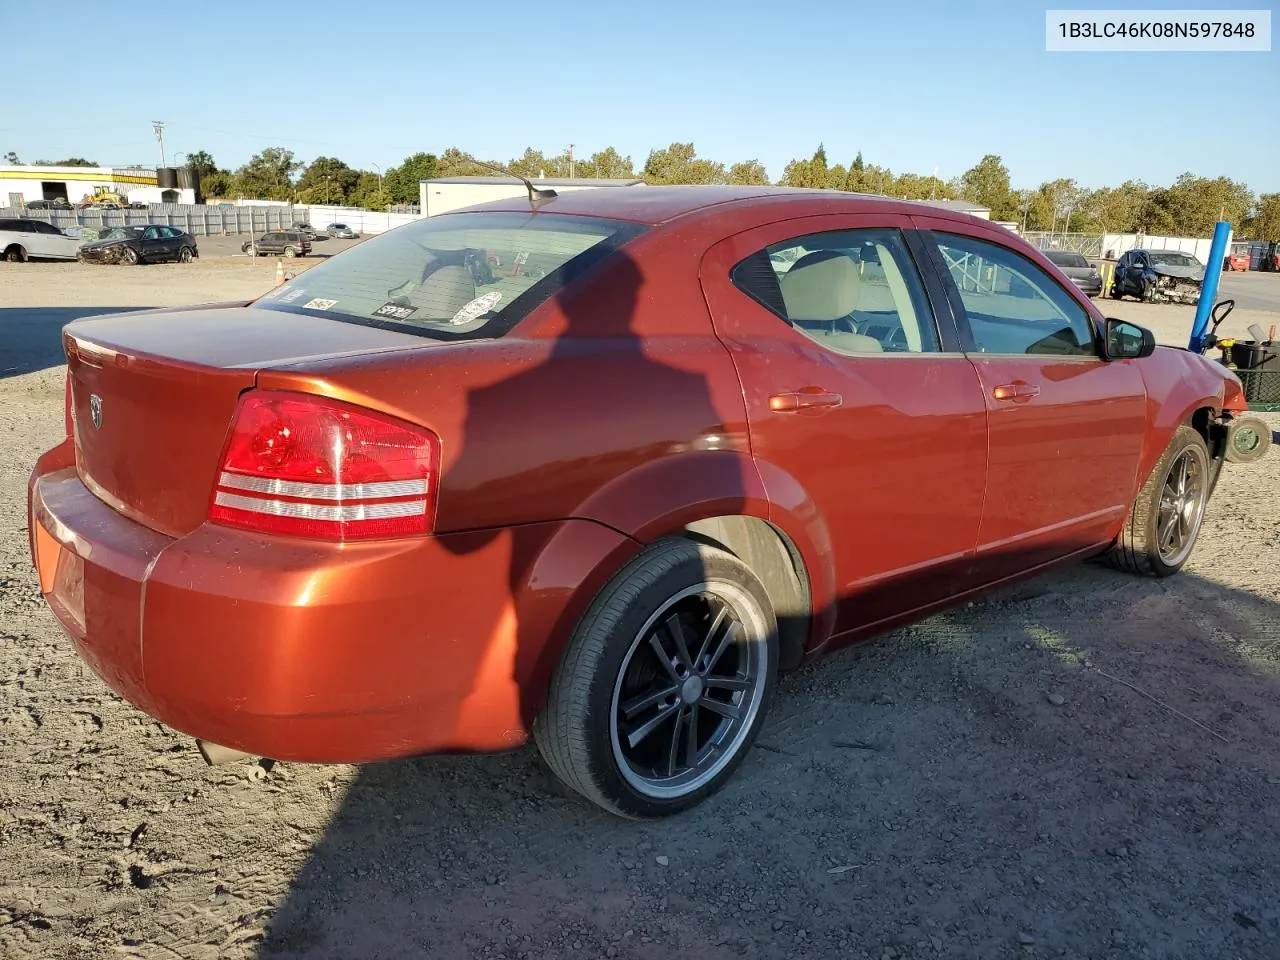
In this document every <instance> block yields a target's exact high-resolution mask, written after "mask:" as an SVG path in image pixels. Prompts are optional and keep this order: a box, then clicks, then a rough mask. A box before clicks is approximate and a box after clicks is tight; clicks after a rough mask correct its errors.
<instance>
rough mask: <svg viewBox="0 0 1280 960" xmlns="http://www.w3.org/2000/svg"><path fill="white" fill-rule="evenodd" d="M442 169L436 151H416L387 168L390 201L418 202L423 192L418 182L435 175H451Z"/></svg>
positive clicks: (387, 189) (386, 182) (387, 190)
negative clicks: (396, 164) (395, 165)
mask: <svg viewBox="0 0 1280 960" xmlns="http://www.w3.org/2000/svg"><path fill="white" fill-rule="evenodd" d="M449 175H450V174H446V173H445V172H444V171H442V170H441V169H440V159H439V158H438V157H437V156H436V155H435V154H434V153H415V154H413V155H412V156H409V157H405V159H404V162H402V163H401V164H400V165H399V166H398V167H390V168H389V169H388V170H387V175H386V179H385V184H384V185H385V187H386V194H387V202H388V203H417V202H418V199H419V197H421V192H420V191H419V189H418V184H419V183H420V182H421V181H423V180H430V179H432V178H434V177H440V176H449Z"/></svg>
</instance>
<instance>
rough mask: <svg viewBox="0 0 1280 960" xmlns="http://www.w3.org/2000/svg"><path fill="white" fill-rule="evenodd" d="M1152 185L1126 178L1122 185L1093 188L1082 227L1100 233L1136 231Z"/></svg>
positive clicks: (1140, 223)
mask: <svg viewBox="0 0 1280 960" xmlns="http://www.w3.org/2000/svg"><path fill="white" fill-rule="evenodd" d="M1149 193H1150V189H1149V188H1148V187H1147V185H1146V184H1145V183H1143V182H1142V181H1141V180H1126V181H1125V182H1124V183H1122V184H1120V186H1118V187H1102V188H1100V189H1097V190H1094V191H1092V192H1090V194H1089V196H1088V197H1087V198H1086V199H1085V201H1084V204H1083V213H1084V220H1083V223H1082V224H1081V229H1082V230H1086V231H1090V232H1097V233H1136V232H1137V231H1138V230H1139V229H1140V228H1141V226H1142V215H1143V211H1144V208H1145V207H1146V205H1147V202H1148V195H1149Z"/></svg>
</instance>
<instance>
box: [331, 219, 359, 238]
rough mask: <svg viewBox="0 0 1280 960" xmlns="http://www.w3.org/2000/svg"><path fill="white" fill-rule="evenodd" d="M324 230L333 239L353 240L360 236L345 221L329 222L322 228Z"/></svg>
mask: <svg viewBox="0 0 1280 960" xmlns="http://www.w3.org/2000/svg"><path fill="white" fill-rule="evenodd" d="M324 232H325V233H327V234H328V235H329V236H331V237H333V238H334V239H335V240H354V239H356V238H357V237H358V236H360V234H358V233H356V232H355V231H354V230H352V229H351V228H350V227H348V226H347V225H346V224H345V223H331V224H329V225H328V226H327V227H325V228H324Z"/></svg>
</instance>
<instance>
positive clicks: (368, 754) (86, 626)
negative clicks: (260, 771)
mask: <svg viewBox="0 0 1280 960" xmlns="http://www.w3.org/2000/svg"><path fill="white" fill-rule="evenodd" d="M67 446H68V445H67V444H64V445H63V447H60V448H58V449H57V450H55V451H51V453H50V454H47V455H46V457H45V458H42V460H41V463H40V464H38V465H37V468H36V472H35V473H34V474H33V476H32V479H31V483H30V487H29V498H30V523H31V540H32V543H31V549H32V554H33V560H34V563H35V566H36V568H37V570H38V572H39V577H40V589H41V592H42V593H43V594H44V596H45V598H46V600H47V602H48V603H49V606H50V608H51V609H52V610H53V612H54V614H55V615H56V616H57V618H58V620H59V622H60V623H61V625H62V627H63V629H64V630H65V631H66V633H67V634H68V635H69V636H70V637H71V639H72V641H73V643H74V644H75V647H76V649H77V650H78V652H79V654H80V655H81V657H82V658H83V659H84V660H85V662H86V663H88V664H89V665H90V667H92V669H93V670H94V671H95V672H96V673H97V674H98V675H99V676H100V677H101V678H102V679H103V680H104V681H105V682H106V683H107V684H108V685H109V686H110V687H111V688H112V689H113V690H115V691H116V692H117V693H118V694H120V696H122V697H124V698H125V699H126V700H128V701H129V702H130V703H132V704H133V705H134V706H136V707H138V708H139V709H141V710H143V711H144V712H146V713H147V714H149V715H151V716H152V717H154V718H156V719H158V720H160V721H161V722H163V723H165V724H168V725H169V726H171V727H173V728H174V729H176V730H179V731H182V732H184V733H187V734H190V735H191V736H194V737H199V738H201V739H204V740H209V741H212V742H214V743H217V744H222V745H224V746H228V747H233V748H235V749H238V750H243V751H245V752H246V753H251V754H254V755H258V756H268V757H272V758H275V759H279V760H297V761H306V762H318V763H330V762H353V763H354V762H365V761H372V760H381V759H389V758H393V757H403V756H413V755H417V754H423V753H431V752H442V751H469V752H470V751H492V750H501V749H506V748H510V747H513V746H516V745H518V744H520V743H522V742H524V741H525V740H526V739H527V729H528V721H529V720H530V719H531V707H530V704H531V703H534V702H540V701H538V700H537V697H540V696H541V694H542V693H543V692H544V691H545V679H546V676H547V674H548V672H549V671H548V668H547V664H548V662H550V658H553V656H554V655H557V651H555V650H553V649H552V646H551V645H550V644H549V643H548V640H549V638H551V637H555V636H562V635H563V633H564V632H566V631H565V630H564V627H563V623H562V616H563V615H567V614H566V611H567V610H568V609H569V608H570V607H571V606H572V603H571V601H570V596H571V594H572V593H573V589H572V588H573V587H576V586H577V585H578V583H579V582H581V581H582V580H585V579H587V578H588V574H587V573H585V572H582V571H584V570H587V569H588V568H589V567H590V566H591V565H596V564H601V563H602V562H603V561H604V560H605V559H606V558H608V557H609V556H611V555H612V554H613V553H616V552H617V551H618V550H619V549H620V548H622V547H623V545H624V544H625V543H627V542H628V541H626V538H623V537H622V536H621V535H620V534H616V533H615V532H613V531H611V530H608V529H607V528H603V527H600V526H599V525H597V524H593V523H590V522H588V521H564V522H557V523H545V524H532V525H529V526H527V527H522V528H519V536H518V537H517V536H514V535H513V532H512V531H497V532H489V533H469V534H454V535H448V536H442V537H433V538H421V539H414V540H404V541H381V542H376V543H361V544H346V545H335V544H327V543H318V542H311V541H305V540H300V539H291V538H282V537H266V536H262V535H257V534H252V533H249V532H246V531H239V530H233V529H229V528H223V527H218V526H214V525H208V524H207V525H204V526H201V527H199V528H197V529H196V530H195V531H193V532H192V533H190V534H188V535H187V536H185V537H181V538H177V539H174V538H170V537H167V536H165V535H163V534H160V533H157V532H155V531H153V530H150V529H149V528H147V527H144V526H142V525H140V524H138V523H135V522H133V521H132V520H129V519H127V518H125V517H124V516H122V515H121V514H119V513H117V512H116V511H114V510H112V509H111V508H110V507H108V506H107V505H106V504H105V503H103V502H102V501H100V500H98V499H97V498H96V497H95V496H94V495H93V494H92V493H91V492H90V491H89V490H88V489H87V488H86V487H85V486H84V484H82V483H81V482H80V479H79V477H78V476H77V473H76V469H75V467H74V465H71V464H69V463H68V462H67V455H66V448H67ZM60 451H61V453H60ZM566 538H568V539H570V540H573V541H574V545H573V549H572V550H571V551H569V552H568V555H569V556H572V557H574V563H578V562H581V563H582V564H583V567H582V570H574V569H572V565H570V567H569V568H566V567H565V565H563V564H561V565H560V566H559V567H557V569H556V570H555V575H554V576H552V577H546V576H543V577H542V579H543V580H544V581H547V582H546V583H544V585H543V586H544V588H543V589H541V591H532V592H530V591H528V590H524V589H522V588H521V587H520V586H519V585H517V586H516V587H514V588H513V586H512V584H513V582H514V580H515V579H516V571H517V570H518V569H520V565H519V564H518V563H517V562H516V561H514V560H513V559H512V558H513V556H517V555H518V556H525V557H536V556H537V555H538V554H539V553H540V552H543V551H544V548H546V545H547V544H549V543H552V542H553V541H561V542H563V541H564V540H565V539H566ZM537 578H538V577H537V574H531V579H534V580H536V579H537ZM552 581H554V582H552ZM547 588H549V589H547ZM517 613H519V616H517ZM553 625H554V626H553Z"/></svg>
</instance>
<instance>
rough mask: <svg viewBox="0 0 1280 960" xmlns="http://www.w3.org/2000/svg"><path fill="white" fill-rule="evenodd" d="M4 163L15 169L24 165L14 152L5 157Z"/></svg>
mask: <svg viewBox="0 0 1280 960" xmlns="http://www.w3.org/2000/svg"><path fill="white" fill-rule="evenodd" d="M4 162H5V163H7V164H9V165H10V166H14V167H16V166H18V165H20V164H21V163H22V161H21V160H19V159H18V155H17V154H16V153H14V152H13V151H12V150H10V151H9V152H8V153H6V154H5V155H4Z"/></svg>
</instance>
